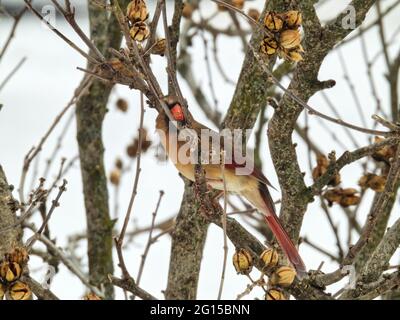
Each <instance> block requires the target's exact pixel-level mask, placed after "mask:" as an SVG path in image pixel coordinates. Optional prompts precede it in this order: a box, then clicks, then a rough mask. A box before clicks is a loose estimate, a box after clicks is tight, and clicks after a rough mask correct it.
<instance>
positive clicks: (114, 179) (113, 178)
mask: <svg viewBox="0 0 400 320" xmlns="http://www.w3.org/2000/svg"><path fill="white" fill-rule="evenodd" d="M110 182H111V183H112V184H113V185H114V186H118V185H119V183H120V182H121V170H119V169H114V170H113V171H111V173H110Z"/></svg>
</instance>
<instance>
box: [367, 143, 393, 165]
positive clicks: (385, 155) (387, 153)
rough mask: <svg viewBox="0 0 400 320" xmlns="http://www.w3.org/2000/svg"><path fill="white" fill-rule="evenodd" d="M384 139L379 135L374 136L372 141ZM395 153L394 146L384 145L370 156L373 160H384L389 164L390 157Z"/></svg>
mask: <svg viewBox="0 0 400 320" xmlns="http://www.w3.org/2000/svg"><path fill="white" fill-rule="evenodd" d="M384 140H385V139H383V138H381V137H375V140H374V142H375V143H379V142H382V141H384ZM395 153H396V146H384V147H383V148H381V149H379V150H377V151H375V152H374V153H373V154H372V158H373V159H374V160H375V161H382V162H385V163H386V164H387V165H390V159H391V158H393V157H394V155H395Z"/></svg>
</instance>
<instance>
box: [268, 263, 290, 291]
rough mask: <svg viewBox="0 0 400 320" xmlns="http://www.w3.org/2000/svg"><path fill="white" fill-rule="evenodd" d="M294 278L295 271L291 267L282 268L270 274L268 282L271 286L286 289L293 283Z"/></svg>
mask: <svg viewBox="0 0 400 320" xmlns="http://www.w3.org/2000/svg"><path fill="white" fill-rule="evenodd" d="M295 277H296V270H294V269H293V268H292V267H286V266H284V267H280V268H279V269H277V270H276V271H275V272H274V273H272V275H271V277H270V278H269V281H270V283H271V284H272V285H273V286H281V287H288V286H290V285H291V284H292V283H293V281H294V278H295Z"/></svg>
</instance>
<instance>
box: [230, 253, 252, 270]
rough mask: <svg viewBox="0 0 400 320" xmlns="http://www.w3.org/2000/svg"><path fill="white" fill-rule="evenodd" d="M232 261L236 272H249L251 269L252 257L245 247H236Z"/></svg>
mask: <svg viewBox="0 0 400 320" xmlns="http://www.w3.org/2000/svg"><path fill="white" fill-rule="evenodd" d="M232 261H233V266H234V267H235V269H236V272H237V273H240V274H249V273H250V272H251V270H252V269H253V258H252V257H251V254H250V253H249V252H248V251H247V250H246V249H237V250H236V252H235V254H234V255H233V257H232Z"/></svg>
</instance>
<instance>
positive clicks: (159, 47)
mask: <svg viewBox="0 0 400 320" xmlns="http://www.w3.org/2000/svg"><path fill="white" fill-rule="evenodd" d="M166 45H167V42H166V40H165V39H164V38H162V39H158V40H157V42H156V43H155V44H154V46H153V47H152V48H151V54H156V55H159V56H164V54H165V50H166Z"/></svg>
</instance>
